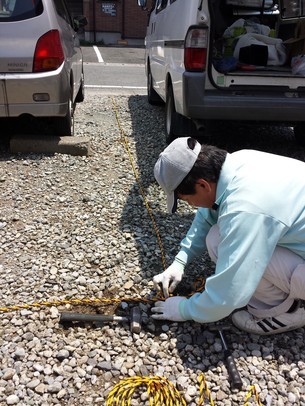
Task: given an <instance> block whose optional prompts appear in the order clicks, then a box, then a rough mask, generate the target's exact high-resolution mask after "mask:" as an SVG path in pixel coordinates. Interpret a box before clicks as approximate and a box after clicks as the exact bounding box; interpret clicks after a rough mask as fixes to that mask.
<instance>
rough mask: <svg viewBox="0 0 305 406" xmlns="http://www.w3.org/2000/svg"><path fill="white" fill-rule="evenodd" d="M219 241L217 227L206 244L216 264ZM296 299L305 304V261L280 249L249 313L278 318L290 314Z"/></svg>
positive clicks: (251, 301) (210, 233)
mask: <svg viewBox="0 0 305 406" xmlns="http://www.w3.org/2000/svg"><path fill="white" fill-rule="evenodd" d="M219 241H220V237H219V229H218V226H217V225H214V226H213V227H212V228H211V229H210V231H209V233H208V235H207V238H206V244H207V249H208V252H209V255H210V257H211V259H212V261H213V262H215V263H216V262H217V257H218V255H217V251H218V250H217V248H218V244H219ZM250 271H251V270H249V272H250ZM295 299H303V300H305V260H304V259H303V258H301V257H300V256H299V255H296V254H294V253H293V252H292V251H290V250H288V249H286V248H282V247H276V249H275V250H274V253H273V255H272V258H271V260H270V263H269V265H268V267H267V268H266V270H265V273H264V275H263V277H262V279H261V281H260V283H259V285H258V287H257V288H256V291H255V292H254V295H253V296H252V297H251V299H250V301H249V303H248V311H249V313H251V314H253V315H254V316H256V317H259V318H263V317H276V316H279V315H280V314H283V313H286V312H287V310H289V308H290V307H291V305H292V304H293V302H294V300H295Z"/></svg>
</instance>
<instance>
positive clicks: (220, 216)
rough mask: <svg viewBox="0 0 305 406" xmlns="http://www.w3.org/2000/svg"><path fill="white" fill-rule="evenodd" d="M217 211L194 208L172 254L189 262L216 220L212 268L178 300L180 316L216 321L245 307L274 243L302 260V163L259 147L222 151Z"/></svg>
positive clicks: (304, 199)
mask: <svg viewBox="0 0 305 406" xmlns="http://www.w3.org/2000/svg"><path fill="white" fill-rule="evenodd" d="M216 204H217V205H218V206H219V207H218V209H217V210H212V209H204V208H200V209H198V210H197V213H196V216H195V218H194V221H193V223H192V225H191V227H190V229H189V231H188V233H187V235H186V237H185V238H184V239H183V240H182V242H181V250H180V252H179V253H178V255H177V258H179V259H180V260H182V261H184V262H185V263H190V262H191V261H192V259H194V258H195V257H198V256H201V255H202V254H203V253H204V252H205V251H206V242H205V239H206V235H207V233H208V231H209V229H210V227H211V226H212V225H213V224H216V223H217V224H218V226H219V231H220V244H219V246H218V260H217V264H216V270H215V273H214V274H213V275H212V276H210V277H208V278H207V280H206V285H205V290H204V291H203V292H202V293H195V294H194V295H193V296H192V297H191V298H189V299H186V300H183V301H181V303H180V308H179V310H180V313H181V315H182V317H184V319H185V320H195V321H198V322H201V323H204V322H212V321H216V320H220V319H222V318H224V317H226V316H228V315H229V314H230V313H231V312H232V311H233V310H234V309H237V308H240V307H243V306H245V305H246V304H247V303H248V302H249V300H250V298H251V296H252V295H253V293H254V292H255V290H256V287H257V286H258V284H259V282H260V279H261V278H262V275H263V273H264V270H265V268H266V266H267V265H268V263H269V261H270V258H271V256H272V254H273V251H274V249H275V247H276V246H277V245H279V246H282V247H286V248H288V249H290V250H291V251H293V252H295V253H296V254H298V255H300V256H301V257H303V258H304V259H305V163H304V162H301V161H298V160H295V159H291V158H286V157H282V156H278V155H273V154H268V153H264V152H259V151H252V150H242V151H238V152H234V153H232V154H228V155H227V157H226V160H225V162H224V164H223V167H222V171H221V174H220V178H219V181H218V184H217V190H216Z"/></svg>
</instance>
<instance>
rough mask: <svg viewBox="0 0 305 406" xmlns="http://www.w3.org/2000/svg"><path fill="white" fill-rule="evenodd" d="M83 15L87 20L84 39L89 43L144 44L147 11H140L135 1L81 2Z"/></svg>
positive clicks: (91, 0) (95, 0) (100, 0)
mask: <svg viewBox="0 0 305 406" xmlns="http://www.w3.org/2000/svg"><path fill="white" fill-rule="evenodd" d="M70 1H71V0H70ZM150 4H151V1H150V2H149V4H148V6H149V7H150ZM83 13H84V15H85V16H86V17H87V19H88V25H87V26H86V27H85V33H86V37H87V39H88V40H89V41H91V42H98V41H104V42H105V43H111V42H117V41H119V40H127V41H128V40H130V39H138V40H142V42H144V37H145V33H146V26H147V20H148V11H144V10H142V9H141V8H140V7H139V6H138V4H137V0H112V1H111V0H83Z"/></svg>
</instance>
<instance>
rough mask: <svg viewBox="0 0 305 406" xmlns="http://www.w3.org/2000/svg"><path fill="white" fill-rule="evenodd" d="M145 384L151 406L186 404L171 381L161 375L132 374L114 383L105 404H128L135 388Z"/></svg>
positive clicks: (110, 405) (184, 405) (116, 405)
mask: <svg viewBox="0 0 305 406" xmlns="http://www.w3.org/2000/svg"><path fill="white" fill-rule="evenodd" d="M142 386H146V390H147V394H148V399H149V405H151V406H187V404H186V401H185V399H184V398H183V396H182V395H181V394H180V392H179V391H178V390H177V389H176V388H175V386H174V385H173V383H172V382H170V381H169V380H167V379H166V378H163V377H161V376H153V377H151V378H150V377H144V376H133V377H130V378H126V379H123V380H122V381H120V382H119V383H117V384H116V385H115V387H114V388H113V389H112V390H111V392H110V393H109V395H108V398H107V401H106V406H125V405H130V402H131V398H132V396H133V394H134V393H135V392H136V390H138V389H140V388H141V387H142Z"/></svg>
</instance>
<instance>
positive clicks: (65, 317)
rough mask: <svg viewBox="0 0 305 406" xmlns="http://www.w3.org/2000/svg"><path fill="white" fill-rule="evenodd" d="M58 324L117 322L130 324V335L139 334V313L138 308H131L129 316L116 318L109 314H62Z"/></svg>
mask: <svg viewBox="0 0 305 406" xmlns="http://www.w3.org/2000/svg"><path fill="white" fill-rule="evenodd" d="M59 322H60V323H61V324H66V323H71V322H83V323H105V322H119V323H126V322H129V323H130V331H131V332H132V333H139V332H140V331H141V312H140V308H139V307H133V308H132V309H131V311H130V316H129V317H127V316H116V315H109V314H88V313H73V312H63V313H61V315H60V320H59Z"/></svg>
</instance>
